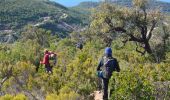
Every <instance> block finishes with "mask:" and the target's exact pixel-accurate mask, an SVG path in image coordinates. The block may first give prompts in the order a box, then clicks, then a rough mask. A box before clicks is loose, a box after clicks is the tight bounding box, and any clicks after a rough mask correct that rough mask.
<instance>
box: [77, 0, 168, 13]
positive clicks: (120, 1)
mask: <svg viewBox="0 0 170 100" xmlns="http://www.w3.org/2000/svg"><path fill="white" fill-rule="evenodd" d="M100 3H101V2H98V3H97V2H91V1H90V2H82V3H80V4H79V5H77V6H75V7H74V8H78V9H89V8H94V7H97V6H98V5H99V4H100ZM110 3H113V4H116V5H121V6H127V7H131V6H132V0H110ZM150 5H151V6H152V7H157V8H161V9H162V11H163V12H165V13H170V3H167V2H162V1H155V0H153V1H152V2H151V3H150Z"/></svg>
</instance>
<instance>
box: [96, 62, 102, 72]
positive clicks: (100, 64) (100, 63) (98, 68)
mask: <svg viewBox="0 0 170 100" xmlns="http://www.w3.org/2000/svg"><path fill="white" fill-rule="evenodd" d="M102 66H103V60H100V62H99V64H98V67H97V71H99V70H100V67H102Z"/></svg>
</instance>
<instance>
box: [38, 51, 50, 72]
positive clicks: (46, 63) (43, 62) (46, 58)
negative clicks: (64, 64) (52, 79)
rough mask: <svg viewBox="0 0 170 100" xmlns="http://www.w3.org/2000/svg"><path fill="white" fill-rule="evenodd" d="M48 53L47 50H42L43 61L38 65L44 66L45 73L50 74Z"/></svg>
mask: <svg viewBox="0 0 170 100" xmlns="http://www.w3.org/2000/svg"><path fill="white" fill-rule="evenodd" d="M49 60H50V53H49V52H48V50H47V49H45V50H44V58H43V61H40V64H44V65H45V68H46V72H47V73H52V68H51V66H50V61H49Z"/></svg>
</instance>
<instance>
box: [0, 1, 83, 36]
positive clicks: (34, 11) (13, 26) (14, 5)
mask: <svg viewBox="0 0 170 100" xmlns="http://www.w3.org/2000/svg"><path fill="white" fill-rule="evenodd" d="M79 15H80V14H79V13H78V12H74V11H71V10H69V9H68V8H66V7H64V6H62V5H60V4H58V3H55V2H51V1H49V0H1V1H0V30H17V29H21V28H23V27H24V26H25V25H28V24H31V25H33V26H38V27H40V28H44V29H47V30H51V31H52V32H53V33H56V32H57V33H64V34H66V33H67V32H71V31H73V30H74V28H75V27H76V25H79V24H83V22H82V19H81V17H79Z"/></svg>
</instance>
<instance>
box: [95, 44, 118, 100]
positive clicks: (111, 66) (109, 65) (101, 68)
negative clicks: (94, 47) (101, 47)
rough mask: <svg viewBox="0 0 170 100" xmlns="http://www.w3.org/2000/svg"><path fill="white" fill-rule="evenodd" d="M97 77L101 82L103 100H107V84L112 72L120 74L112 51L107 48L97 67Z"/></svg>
mask: <svg viewBox="0 0 170 100" xmlns="http://www.w3.org/2000/svg"><path fill="white" fill-rule="evenodd" d="M97 71H98V76H99V77H100V78H102V80H103V92H104V95H103V100H108V84H109V79H110V78H111V76H112V72H113V71H117V72H120V67H119V64H118V62H117V59H116V58H113V57H112V49H111V48H110V47H107V48H106V49H105V52H104V56H103V57H102V59H101V60H100V62H99V65H98V67H97Z"/></svg>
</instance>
